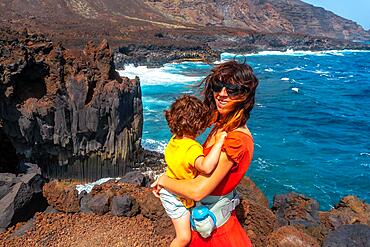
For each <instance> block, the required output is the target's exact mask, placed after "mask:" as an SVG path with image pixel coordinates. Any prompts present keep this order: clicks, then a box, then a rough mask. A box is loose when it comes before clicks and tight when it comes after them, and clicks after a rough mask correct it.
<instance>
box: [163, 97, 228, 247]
mask: <svg viewBox="0 0 370 247" xmlns="http://www.w3.org/2000/svg"><path fill="white" fill-rule="evenodd" d="M210 116H211V114H210V110H209V109H208V107H206V106H205V105H204V104H203V102H202V101H200V100H199V99H197V98H196V97H194V96H190V95H184V96H181V97H180V98H178V99H177V100H176V101H175V102H174V103H173V104H172V105H171V108H170V109H169V110H166V111H165V117H166V119H167V123H168V126H169V127H170V130H171V133H172V134H173V136H172V138H171V140H170V141H169V143H168V144H167V147H166V149H165V151H164V157H165V161H166V163H167V169H166V174H167V176H169V177H170V178H176V179H192V178H194V177H196V176H197V175H198V173H203V174H209V173H211V172H212V171H213V170H214V169H215V167H216V165H217V163H218V160H219V158H220V153H221V147H222V145H223V142H224V140H225V137H226V132H222V133H221V134H219V135H218V136H217V137H216V143H215V144H214V145H213V147H212V150H211V151H210V153H209V154H208V155H207V156H204V154H203V147H202V146H201V145H200V144H199V143H198V142H197V141H195V138H196V137H197V136H198V135H200V134H201V133H202V132H203V131H204V130H205V129H206V128H207V127H208V124H209V120H210ZM159 194H160V199H161V202H162V204H163V207H164V208H165V210H166V212H167V214H168V216H169V217H170V218H171V220H172V223H173V225H174V227H175V231H176V238H175V239H174V240H173V241H172V242H171V245H170V246H171V247H174V246H187V244H188V243H189V242H190V239H191V229H190V212H189V208H191V207H193V206H194V205H195V203H194V201H193V200H190V199H185V198H179V197H178V196H177V195H175V194H172V193H170V192H169V191H167V190H165V189H161V190H160V192H159Z"/></svg>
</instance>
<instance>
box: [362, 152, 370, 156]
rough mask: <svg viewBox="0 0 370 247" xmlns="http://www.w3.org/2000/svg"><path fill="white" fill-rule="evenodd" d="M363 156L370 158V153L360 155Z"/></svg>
mask: <svg viewBox="0 0 370 247" xmlns="http://www.w3.org/2000/svg"><path fill="white" fill-rule="evenodd" d="M360 155H361V156H369V157H370V153H360Z"/></svg>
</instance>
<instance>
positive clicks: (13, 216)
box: [0, 173, 47, 229]
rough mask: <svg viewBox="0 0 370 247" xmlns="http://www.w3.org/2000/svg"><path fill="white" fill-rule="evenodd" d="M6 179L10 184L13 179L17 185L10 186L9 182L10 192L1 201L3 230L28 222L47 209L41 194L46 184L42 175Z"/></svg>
mask: <svg viewBox="0 0 370 247" xmlns="http://www.w3.org/2000/svg"><path fill="white" fill-rule="evenodd" d="M6 177H7V178H8V180H7V181H8V182H9V181H10V179H11V180H12V181H17V183H15V184H13V185H10V184H11V182H9V183H8V185H10V186H9V189H8V192H6V194H5V195H3V197H2V198H1V199H0V228H3V229H4V228H7V227H8V226H10V225H14V224H16V223H17V222H21V221H27V220H28V219H30V218H32V216H33V215H34V214H35V213H36V212H40V211H44V210H45V208H46V207H47V204H46V201H45V199H44V198H43V197H42V193H41V191H42V186H43V185H44V183H45V179H44V178H43V177H41V175H39V174H36V173H30V174H21V175H19V176H18V177H14V176H12V175H10V176H6ZM3 178H4V176H3Z"/></svg>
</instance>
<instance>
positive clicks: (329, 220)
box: [320, 196, 370, 230]
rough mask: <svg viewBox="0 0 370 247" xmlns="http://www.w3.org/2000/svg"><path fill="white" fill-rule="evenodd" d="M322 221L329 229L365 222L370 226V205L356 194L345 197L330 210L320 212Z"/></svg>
mask: <svg viewBox="0 0 370 247" xmlns="http://www.w3.org/2000/svg"><path fill="white" fill-rule="evenodd" d="M320 221H321V224H322V225H323V226H325V227H326V228H327V229H328V230H333V229H336V228H338V227H340V226H342V225H347V224H357V223H360V224H365V225H368V226H370V205H369V204H367V203H365V202H364V201H361V200H359V199H358V198H357V197H356V196H346V197H343V198H342V199H341V200H340V202H339V203H338V204H337V205H335V207H334V209H332V210H330V211H328V212H320Z"/></svg>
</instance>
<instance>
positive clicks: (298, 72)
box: [119, 50, 370, 210]
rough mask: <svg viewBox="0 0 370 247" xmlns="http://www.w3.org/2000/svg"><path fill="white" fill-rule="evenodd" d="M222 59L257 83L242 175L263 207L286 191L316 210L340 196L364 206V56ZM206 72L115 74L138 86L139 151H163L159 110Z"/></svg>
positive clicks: (368, 71)
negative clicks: (315, 204)
mask: <svg viewBox="0 0 370 247" xmlns="http://www.w3.org/2000/svg"><path fill="white" fill-rule="evenodd" d="M227 59H238V60H242V61H243V60H244V59H246V60H247V62H248V63H249V64H250V65H251V66H252V67H253V68H254V70H255V73H256V75H257V76H258V78H259V79H260V85H259V87H258V91H257V96H256V105H255V108H254V110H253V112H252V115H251V119H250V120H249V122H248V127H249V128H250V130H251V132H252V134H253V137H254V140H255V153H254V158H253V162H252V164H251V166H250V168H249V170H248V172H247V175H248V176H250V177H251V178H252V179H253V181H255V183H256V184H257V186H258V187H259V188H260V189H261V190H262V191H263V192H264V193H265V194H266V195H267V197H268V199H269V200H270V202H271V201H272V198H273V196H274V195H275V194H282V193H288V192H291V191H296V192H298V193H302V194H304V195H307V196H309V197H313V198H315V199H317V200H318V201H319V203H320V205H321V209H324V210H327V209H330V208H331V207H333V206H334V205H335V204H336V203H337V202H338V201H339V200H340V198H341V197H343V196H345V195H348V194H354V195H357V196H358V197H360V198H361V199H363V200H365V201H367V202H370V193H369V188H370V110H369V109H370V52H366V51H350V50H347V51H346V50H344V51H326V52H299V51H287V52H260V53H258V54H250V55H245V56H243V55H240V54H238V55H237V56H236V54H227V53H224V54H222V57H221V60H227ZM211 67H212V65H208V64H205V63H200V62H195V63H193V62H184V63H172V64H165V65H164V66H163V67H161V68H146V67H134V66H132V65H126V66H125V70H123V71H119V72H120V74H121V75H125V76H128V77H130V78H132V77H134V76H136V75H137V76H139V77H140V80H141V86H142V94H143V105H144V133H143V142H142V144H143V146H144V147H146V148H148V149H152V150H157V151H160V152H163V149H164V147H165V145H166V143H167V141H168V140H169V138H170V136H171V134H170V132H169V129H168V127H167V124H166V121H165V118H164V116H163V110H165V109H166V108H168V107H169V105H170V104H171V103H172V102H173V101H174V99H175V98H176V97H178V96H179V95H181V94H183V93H189V94H194V93H197V91H198V89H197V88H196V87H193V86H194V85H195V84H196V83H198V82H199V81H200V80H201V79H202V78H203V77H204V76H205V75H207V74H208V73H209V71H210V69H211ZM198 139H199V141H200V142H202V141H204V139H205V134H203V135H202V136H201V137H199V138H198Z"/></svg>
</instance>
